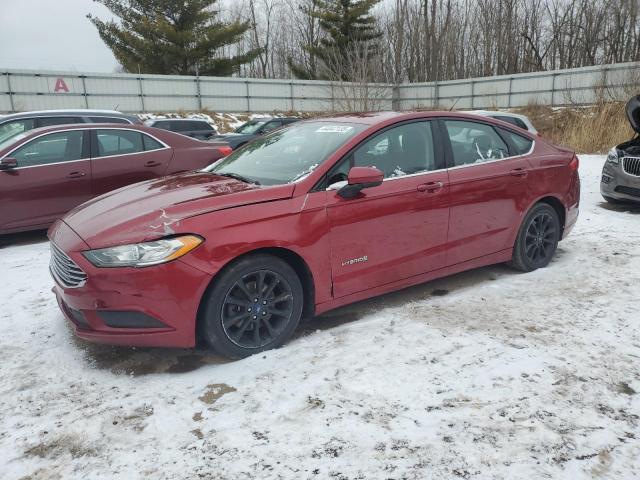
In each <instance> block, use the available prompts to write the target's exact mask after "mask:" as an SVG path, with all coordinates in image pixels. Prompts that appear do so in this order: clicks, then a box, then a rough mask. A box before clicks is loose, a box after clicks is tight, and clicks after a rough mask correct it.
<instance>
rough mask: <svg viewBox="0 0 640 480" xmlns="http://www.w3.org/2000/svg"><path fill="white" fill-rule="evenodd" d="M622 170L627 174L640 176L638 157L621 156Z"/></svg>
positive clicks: (639, 158) (639, 159)
mask: <svg viewBox="0 0 640 480" xmlns="http://www.w3.org/2000/svg"><path fill="white" fill-rule="evenodd" d="M622 170H624V172H625V173H628V174H629V175H633V176H635V177H640V157H623V158H622Z"/></svg>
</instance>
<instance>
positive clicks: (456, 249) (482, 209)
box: [440, 119, 533, 265]
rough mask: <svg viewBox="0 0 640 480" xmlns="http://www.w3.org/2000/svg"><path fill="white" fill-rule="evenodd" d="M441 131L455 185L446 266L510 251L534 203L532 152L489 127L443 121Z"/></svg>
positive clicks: (450, 176) (452, 187)
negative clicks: (531, 200)
mask: <svg viewBox="0 0 640 480" xmlns="http://www.w3.org/2000/svg"><path fill="white" fill-rule="evenodd" d="M440 126H441V130H442V136H443V137H444V138H445V147H446V149H447V153H448V162H449V167H450V168H449V181H450V185H451V218H450V221H449V249H448V253H447V264H448V265H455V264H458V263H461V262H465V261H467V260H473V259H475V258H479V257H482V256H485V255H489V254H492V253H497V252H499V251H501V250H505V249H509V248H511V247H512V246H513V245H510V244H509V242H510V240H511V239H512V237H513V235H512V233H513V229H514V228H518V226H519V224H520V218H521V216H522V213H523V211H524V209H526V207H527V205H528V202H529V197H530V195H529V190H528V185H527V176H528V174H529V170H530V168H531V166H530V164H529V162H528V161H527V158H526V155H523V154H524V153H528V152H526V151H524V150H523V149H520V150H518V148H517V147H516V146H515V145H514V144H513V142H512V141H511V139H509V138H507V137H506V136H504V135H501V134H500V133H499V131H498V130H497V129H496V128H494V127H493V126H492V125H490V124H488V123H481V122H476V121H467V120H464V121H462V120H454V119H444V120H442V121H441V122H440ZM500 130H501V131H502V132H505V131H506V130H502V129H500ZM521 138H524V137H521ZM446 140H449V141H448V142H446ZM525 140H527V139H525ZM532 143H533V142H531V141H529V144H528V145H526V146H524V147H523V148H527V147H528V148H527V150H530V149H531V146H532Z"/></svg>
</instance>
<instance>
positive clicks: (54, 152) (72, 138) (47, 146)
mask: <svg viewBox="0 0 640 480" xmlns="http://www.w3.org/2000/svg"><path fill="white" fill-rule="evenodd" d="M83 140H84V131H83V130H69V131H66V132H56V133H50V134H48V135H43V136H42V137H38V138H36V139H34V140H32V141H31V142H29V143H27V144H25V145H23V146H22V147H20V148H18V149H17V150H16V151H15V152H13V153H12V154H11V156H12V157H14V158H15V159H16V160H17V161H18V167H32V166H36V165H47V164H51V163H60V162H70V161H72V160H80V159H82V158H83V155H82V153H83V148H82V147H83V145H82V143H83Z"/></svg>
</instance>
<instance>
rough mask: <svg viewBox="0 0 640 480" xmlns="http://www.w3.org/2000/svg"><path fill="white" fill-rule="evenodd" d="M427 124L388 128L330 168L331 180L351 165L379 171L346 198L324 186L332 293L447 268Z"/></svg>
mask: <svg viewBox="0 0 640 480" xmlns="http://www.w3.org/2000/svg"><path fill="white" fill-rule="evenodd" d="M436 147H437V145H436V142H434V135H433V131H432V125H431V122H428V121H421V122H412V123H406V124H402V125H400V126H396V127H392V128H389V129H387V130H385V131H383V132H382V133H379V134H377V135H375V136H374V137H373V138H371V139H370V140H367V141H366V142H364V143H363V144H362V145H361V146H359V147H358V148H357V149H356V150H355V151H353V152H352V153H351V154H349V155H348V156H347V157H346V158H344V159H343V160H341V162H340V163H339V164H338V165H337V166H336V167H334V168H333V169H332V171H331V172H330V173H329V182H328V183H335V182H339V181H341V180H345V179H346V175H347V173H348V171H349V169H350V168H351V167H353V166H375V167H377V168H379V169H380V170H382V171H383V172H384V174H385V179H384V181H383V183H382V185H380V186H377V187H372V188H367V189H365V190H363V191H362V192H361V194H360V195H359V196H358V197H356V198H352V199H344V198H342V197H340V196H339V195H338V194H337V190H336V189H335V188H333V189H332V188H331V187H329V190H328V191H327V192H326V194H327V215H328V219H329V225H330V232H331V233H330V237H331V270H332V277H333V288H334V296H335V297H336V298H339V297H343V296H345V295H349V294H352V293H356V292H360V291H363V290H367V289H370V288H375V287H378V286H381V285H385V284H388V283H392V282H395V281H398V280H402V279H405V278H408V277H412V276H414V275H419V274H421V273H426V272H429V271H432V270H437V269H439V268H442V267H444V266H445V246H446V242H447V225H448V220H449V187H448V183H449V182H448V177H447V171H446V169H444V168H443V167H444V161H443V158H442V154H441V150H440V148H436Z"/></svg>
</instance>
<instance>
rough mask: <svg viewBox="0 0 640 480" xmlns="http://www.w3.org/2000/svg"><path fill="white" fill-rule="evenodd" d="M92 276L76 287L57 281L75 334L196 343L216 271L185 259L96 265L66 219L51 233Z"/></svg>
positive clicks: (154, 343)
mask: <svg viewBox="0 0 640 480" xmlns="http://www.w3.org/2000/svg"><path fill="white" fill-rule="evenodd" d="M49 237H50V239H51V241H52V242H53V243H54V244H55V245H56V246H57V247H58V248H59V249H60V250H62V251H63V252H64V253H65V254H66V255H67V256H68V257H69V258H71V259H72V260H73V261H74V262H75V263H76V264H77V265H78V266H79V267H80V268H82V270H84V272H85V273H86V274H87V279H86V281H85V282H84V284H83V285H81V286H79V287H77V288H68V287H64V286H62V285H61V284H60V283H58V282H56V284H55V286H54V287H53V292H54V293H55V295H56V298H57V300H58V305H59V306H60V309H61V310H62V313H63V314H64V316H65V317H66V318H67V320H69V321H70V322H71V324H72V325H73V328H74V332H75V334H76V335H77V336H78V337H80V338H83V339H85V340H89V341H92V342H97V343H106V344H111V345H129V346H144V347H193V346H195V342H196V337H195V328H196V317H197V312H198V307H199V304H200V299H201V298H202V295H203V294H204V292H205V290H206V288H207V286H208V285H209V282H210V280H211V276H210V275H209V274H207V273H204V272H202V271H200V270H198V269H196V268H194V267H191V266H189V265H187V264H185V263H183V262H181V261H180V260H174V261H172V262H169V263H166V264H162V265H156V266H151V267H145V268H96V267H94V266H93V265H92V264H91V263H90V262H89V261H87V260H86V259H85V258H84V257H83V256H82V254H81V252H82V251H83V250H86V249H87V248H88V246H87V245H86V244H85V243H84V242H83V241H82V239H81V238H80V237H79V236H78V235H76V234H75V232H73V230H71V228H69V227H68V226H67V225H66V224H64V223H63V222H58V223H56V224H55V225H54V227H52V229H51V230H50V232H49Z"/></svg>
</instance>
